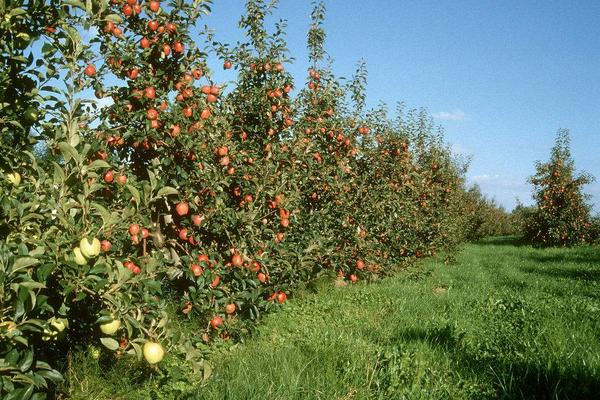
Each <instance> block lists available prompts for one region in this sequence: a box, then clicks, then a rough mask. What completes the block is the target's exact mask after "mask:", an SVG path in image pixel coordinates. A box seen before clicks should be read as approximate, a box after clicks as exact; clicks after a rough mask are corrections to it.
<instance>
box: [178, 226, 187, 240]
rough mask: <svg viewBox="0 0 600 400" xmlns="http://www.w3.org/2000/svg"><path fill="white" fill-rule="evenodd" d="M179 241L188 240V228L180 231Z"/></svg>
mask: <svg viewBox="0 0 600 400" xmlns="http://www.w3.org/2000/svg"><path fill="white" fill-rule="evenodd" d="M179 239H181V240H187V229H186V228H181V230H180V231H179Z"/></svg>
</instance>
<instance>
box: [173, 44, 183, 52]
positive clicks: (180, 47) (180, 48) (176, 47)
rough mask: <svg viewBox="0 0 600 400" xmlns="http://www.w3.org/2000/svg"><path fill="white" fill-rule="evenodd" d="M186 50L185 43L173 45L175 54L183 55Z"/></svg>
mask: <svg viewBox="0 0 600 400" xmlns="http://www.w3.org/2000/svg"><path fill="white" fill-rule="evenodd" d="M184 50H185V46H184V45H183V43H181V42H175V43H173V51H174V52H175V53H177V54H181V53H183V51H184Z"/></svg>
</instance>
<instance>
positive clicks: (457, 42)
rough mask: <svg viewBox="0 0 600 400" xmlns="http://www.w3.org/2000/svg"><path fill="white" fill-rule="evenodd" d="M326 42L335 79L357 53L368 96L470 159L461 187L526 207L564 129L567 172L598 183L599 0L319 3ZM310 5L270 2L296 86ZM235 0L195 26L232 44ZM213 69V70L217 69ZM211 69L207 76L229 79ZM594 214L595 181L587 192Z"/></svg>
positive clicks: (238, 2) (303, 0) (598, 195)
mask: <svg viewBox="0 0 600 400" xmlns="http://www.w3.org/2000/svg"><path fill="white" fill-rule="evenodd" d="M326 6H327V17H326V21H325V30H326V32H327V35H328V37H327V41H326V48H327V51H328V53H329V55H330V56H331V57H332V58H333V59H334V61H335V63H334V71H335V73H336V74H337V75H338V76H345V77H349V76H351V75H352V73H353V71H354V69H355V67H356V62H357V60H358V59H360V58H363V59H364V60H365V61H366V62H367V66H368V69H369V86H368V99H367V103H368V105H369V106H371V107H374V106H376V105H377V103H378V102H379V101H380V100H383V101H385V102H387V103H388V104H389V105H390V108H391V109H393V108H394V105H395V103H396V102H398V101H403V102H405V103H406V105H407V106H408V107H410V108H413V107H425V108H427V109H428V110H429V112H430V113H432V114H433V115H434V116H435V117H436V122H438V123H439V124H441V125H442V126H443V127H444V128H445V130H446V134H447V140H448V141H449V142H450V143H451V144H452V145H453V147H454V149H455V150H456V151H457V152H460V153H464V154H467V155H471V156H472V163H471V168H470V170H469V173H468V178H469V181H470V182H476V183H478V184H479V185H480V186H481V188H482V190H483V192H484V193H486V194H487V195H488V196H489V197H494V198H495V199H496V200H497V201H498V203H500V204H502V205H504V206H505V207H506V208H508V209H509V210H510V209H512V207H513V206H514V205H515V199H516V198H517V197H518V198H519V199H520V200H521V201H522V202H524V203H525V204H529V203H531V195H530V187H529V186H528V185H527V184H526V178H527V176H529V175H531V174H532V173H533V172H534V163H535V161H536V160H546V159H547V158H548V157H549V153H550V148H551V147H552V144H553V141H554V136H555V134H556V131H557V130H558V129H559V128H568V129H570V131H571V150H572V153H573V157H574V159H575V163H576V166H577V168H578V169H580V170H585V171H587V172H589V173H591V174H593V175H595V176H597V177H598V178H600V157H599V156H598V153H599V152H600V23H599V21H600V20H599V19H598V17H599V16H600V1H597V0H595V1H564V0H562V1H550V0H543V1H541V0H540V1H534V0H520V1H509V0H502V1H501V0H496V1H488V0H472V1H466V0H465V1H460V0H453V1H449V0H448V1H442V0H436V1H423V0H419V1H416V0H415V1H390V0H363V1H351V0H348V1H340V0H335V1H334V0H330V1H327V2H326ZM310 9H311V7H310V1H308V0H280V2H279V6H278V9H277V10H276V12H275V16H276V18H283V19H287V20H288V29H287V33H288V36H287V39H288V45H289V49H290V52H291V54H292V56H293V57H295V59H296V61H295V63H294V64H293V65H291V66H289V67H288V69H289V70H290V71H291V72H292V74H293V75H294V76H295V78H296V82H297V83H302V82H304V76H305V75H306V68H307V53H306V48H305V47H306V30H307V29H308V26H309V24H310V18H309V15H310ZM243 10H244V1H243V0H227V1H215V4H214V6H213V13H212V14H211V15H210V16H208V17H206V18H205V19H204V21H203V23H206V24H207V25H208V26H209V27H211V28H213V29H214V30H215V31H216V38H217V39H219V40H221V41H229V42H233V41H236V40H238V39H240V38H241V37H242V36H241V32H240V31H239V29H238V28H237V22H238V20H239V17H240V15H241V14H242V13H243ZM213 67H215V68H218V66H217V65H214V66H213ZM229 74H232V72H228V73H227V74H225V73H224V72H219V73H217V74H216V75H215V78H217V80H219V79H221V80H226V79H231V78H233V76H232V75H229ZM587 192H588V193H590V194H592V195H593V196H594V198H593V200H592V201H593V203H595V205H596V207H595V209H596V211H600V184H599V183H595V184H593V185H590V186H588V187H587Z"/></svg>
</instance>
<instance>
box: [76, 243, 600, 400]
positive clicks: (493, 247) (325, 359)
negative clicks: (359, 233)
mask: <svg viewBox="0 0 600 400" xmlns="http://www.w3.org/2000/svg"><path fill="white" fill-rule="evenodd" d="M599 284H600V248H599V247H582V248H575V249H568V250H565V249H547V250H539V249H533V248H531V247H528V246H524V245H521V244H519V243H518V241H516V240H515V239H514V238H496V239H489V240H486V241H482V242H480V243H477V244H470V245H467V246H466V247H465V249H464V250H463V251H462V252H461V253H460V254H459V255H458V257H457V263H456V264H454V265H444V264H443V263H441V262H440V261H439V260H436V259H431V260H427V261H425V262H424V263H423V264H422V265H420V266H419V267H418V268H415V269H414V270H410V271H406V273H401V274H399V275H398V276H396V277H393V278H389V279H385V280H382V281H380V282H377V283H373V284H370V285H363V284H356V285H351V286H347V287H332V286H331V285H330V284H327V285H325V284H323V285H322V287H320V288H319V289H318V290H316V293H304V294H303V295H301V296H299V297H297V298H295V299H293V300H292V301H289V302H288V303H287V304H286V305H285V306H284V307H283V309H282V310H281V311H280V312H277V313H275V314H272V315H270V316H268V317H267V318H266V319H265V320H264V321H263V323H262V324H261V326H260V328H259V330H258V333H257V334H255V335H254V336H253V337H251V338H250V339H249V340H248V341H247V342H246V343H244V344H240V345H236V346H233V347H231V348H229V349H228V350H222V351H220V352H218V353H215V354H214V355H213V356H212V363H213V364H214V366H215V370H214V373H213V375H212V376H211V378H210V379H208V380H207V381H206V382H205V383H203V384H198V385H196V386H191V385H190V384H189V383H188V384H186V383H185V382H184V381H183V380H181V379H180V380H179V381H178V380H177V376H179V375H178V373H177V371H175V372H174V371H173V369H169V367H168V366H167V368H166V369H167V370H168V372H162V373H161V374H157V373H155V374H152V375H151V377H150V378H147V377H146V378H144V377H143V376H140V374H141V372H139V371H141V367H139V368H137V369H136V367H132V368H133V369H132V371H130V376H128V375H127V372H126V371H125V373H124V371H123V368H126V367H123V366H122V367H119V368H117V369H114V368H113V369H112V370H111V369H110V368H109V369H108V370H105V369H102V368H100V367H98V365H97V363H96V364H91V365H90V361H89V357H88V358H85V357H82V358H81V359H80V360H78V361H76V362H75V363H76V364H77V363H80V364H81V365H82V367H80V368H79V369H78V372H79V373H78V376H79V377H82V376H85V377H86V379H87V380H89V383H90V384H89V385H88V387H89V386H91V387H92V388H94V387H95V388H96V389H97V388H98V387H102V389H103V390H102V391H99V390H96V392H94V391H93V390H91V389H88V390H87V391H86V390H83V389H81V388H80V387H81V385H79V386H78V385H77V384H76V383H74V382H73V383H71V382H70V383H69V385H70V393H71V395H72V396H73V398H86V399H92V398H98V399H101V398H111V399H117V398H127V399H130V398H131V399H133V398H140V399H143V398H190V399H232V400H233V399H269V400H275V399H286V400H287V399H299V400H300V399H302V400H304V399H327V400H329V399H401V398H407V399H421V398H423V399H448V398H456V399H468V398H473V399H485V398H490V399H496V398H510V399H512V398H536V399H551V398H561V399H563V398H577V399H580V398H594V397H595V396H597V393H598V392H599V391H600V290H599V289H600V286H599ZM86 368H87V370H85V369H86ZM111 371H112V372H111ZM136 371H137V372H136ZM180 375H181V374H180ZM179 386H183V387H182V388H179Z"/></svg>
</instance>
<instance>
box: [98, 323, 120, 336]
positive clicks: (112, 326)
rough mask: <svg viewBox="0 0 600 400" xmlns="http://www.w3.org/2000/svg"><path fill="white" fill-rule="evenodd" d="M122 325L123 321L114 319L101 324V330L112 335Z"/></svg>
mask: <svg viewBox="0 0 600 400" xmlns="http://www.w3.org/2000/svg"><path fill="white" fill-rule="evenodd" d="M120 327H121V321H119V320H118V319H113V320H112V321H110V322H107V323H105V324H101V325H100V330H101V331H102V333H104V334H105V335H112V334H114V333H115V332H116V331H117V330H118V329H119V328H120Z"/></svg>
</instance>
